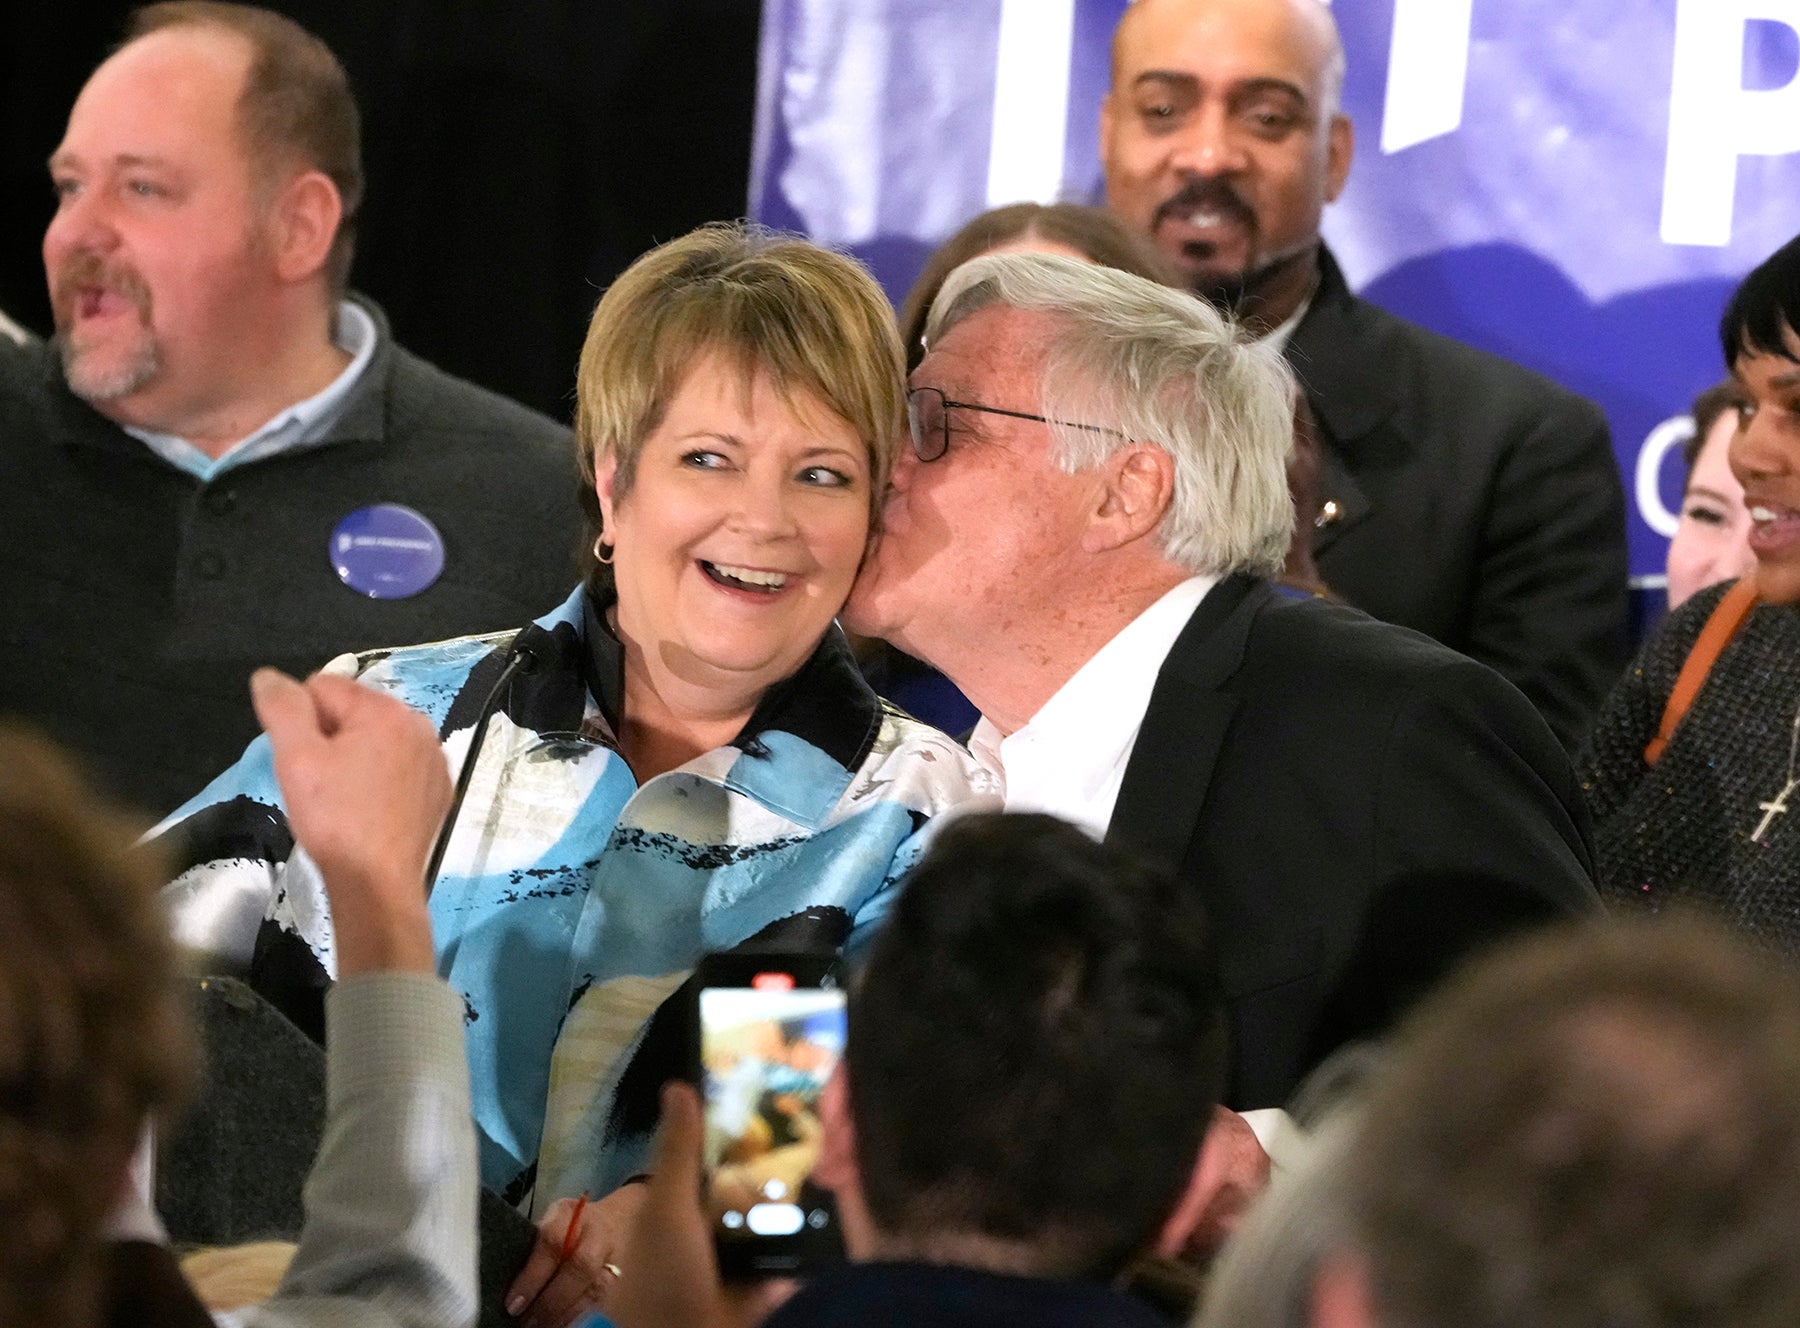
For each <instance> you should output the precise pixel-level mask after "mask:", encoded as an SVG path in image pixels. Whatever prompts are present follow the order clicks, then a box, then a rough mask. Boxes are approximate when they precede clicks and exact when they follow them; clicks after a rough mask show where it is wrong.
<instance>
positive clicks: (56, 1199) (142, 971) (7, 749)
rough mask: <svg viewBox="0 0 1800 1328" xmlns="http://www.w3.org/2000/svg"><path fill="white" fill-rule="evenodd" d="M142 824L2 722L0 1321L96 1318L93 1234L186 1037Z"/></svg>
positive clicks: (189, 1053) (163, 1102) (185, 1050)
mask: <svg viewBox="0 0 1800 1328" xmlns="http://www.w3.org/2000/svg"><path fill="white" fill-rule="evenodd" d="M139 829H140V826H139V825H137V824H136V823H134V822H132V821H130V820H129V819H127V818H125V817H123V816H122V815H121V814H120V813H118V812H116V811H114V810H112V809H111V808H108V807H106V806H104V805H102V804H99V803H97V802H96V801H95V799H94V797H93V795H92V793H91V792H90V791H89V790H88V789H87V788H85V787H84V786H83V785H82V783H81V781H80V780H79V778H78V777H77V776H76V774H75V772H74V770H73V769H72V768H71V766H70V765H69V763H68V762H67V761H66V760H65V759H64V758H63V757H62V756H61V755H60V754H59V753H58V752H57V751H56V750H55V749H54V748H52V747H51V746H50V744H48V743H47V742H44V741H43V740H42V739H40V738H36V737H34V736H32V735H30V734H28V733H25V732H23V731H21V730H19V729H17V728H12V727H8V726H5V725H0V1212H4V1213H5V1214H6V1238H5V1239H4V1240H0V1324H4V1325H7V1326H8V1328H11V1326H12V1325H20V1324H37V1323H66V1324H78V1323H82V1322H84V1321H86V1319H87V1318H88V1317H89V1316H90V1315H91V1313H92V1303H93V1302H92V1297H93V1295H94V1290H95V1276H96V1267H95V1264H96V1260H97V1257H98V1241H97V1239H96V1236H97V1231H98V1228H99V1225H100V1222H101V1220H102V1219H103V1218H104V1217H105V1216H106V1214H107V1213H108V1212H109V1211H110V1210H111V1208H112V1206H113V1203H114V1201H115V1199H116V1198H117V1194H118V1189H119V1183H120V1180H121V1179H122V1177H123V1174H124V1167H125V1163H126V1161H127V1159H128V1158H129V1157H130V1156H131V1153H132V1151H133V1149H134V1148H135V1146H136V1144H137V1141H138V1138H139V1136H140V1134H141V1132H142V1130H143V1128H144V1123H145V1120H146V1119H147V1118H148V1117H149V1116H150V1114H151V1113H153V1112H156V1113H166V1112H168V1111H170V1110H172V1109H173V1108H174V1107H176V1106H178V1105H179V1104H180V1102H181V1101H182V1100H183V1099H184V1098H185V1096H186V1094H187V1092H188V1090H189V1087H190V1085H191V1083H192V1076H193V1073H194V1045H193V1032H192V1029H191V1027H190V1025H189V1023H188V1019H187V1013H186V1007H185V1003H184V1002H183V1000H182V999H181V993H180V987H179V983H178V982H177V980H176V978H177V970H176V964H175V956H174V945H173V943H172V941H171V940H170V936H169V927H168V920H167V918H166V917H165V915H164V913H163V910H162V908H161V906H160V903H159V901H158V899H157V888H158V886H159V885H160V883H161V882H162V881H163V880H165V879H167V878H166V874H165V872H164V871H163V870H162V867H161V865H160V864H159V863H158V862H157V861H156V859H155V855H154V854H151V853H148V852H146V851H145V850H143V849H140V848H135V847H133V844H134V841H135V840H136V838H137V834H138V831H139Z"/></svg>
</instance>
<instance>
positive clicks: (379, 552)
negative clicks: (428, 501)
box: [331, 503, 444, 599]
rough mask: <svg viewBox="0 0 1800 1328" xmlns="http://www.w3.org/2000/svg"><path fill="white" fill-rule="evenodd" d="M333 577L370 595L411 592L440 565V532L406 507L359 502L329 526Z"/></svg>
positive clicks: (387, 596) (432, 578) (427, 582)
mask: <svg viewBox="0 0 1800 1328" xmlns="http://www.w3.org/2000/svg"><path fill="white" fill-rule="evenodd" d="M331 565H332V567H333V568H334V569H335V570H336V571H337V574H338V580H340V581H342V582H343V583H344V584H345V585H347V586H349V587H350V589H352V590H356V591H360V592H361V593H363V594H365V595H367V596H368V597H369V598H370V599H405V598H406V597H407V596H408V595H416V594H418V593H419V592H420V591H421V590H424V589H425V588H426V587H427V586H429V585H430V584H431V583H432V582H434V581H436V580H437V579H438V575H439V574H440V573H441V572H442V571H443V570H444V537H443V536H442V535H440V534H438V528H437V527H436V526H434V525H432V524H431V522H429V521H428V520H426V519H425V517H424V516H422V515H420V514H419V513H418V512H415V511H413V509H412V508H410V507H402V506H401V505H400V504H399V503H376V504H375V505H374V506H373V507H359V508H357V509H356V510H355V511H354V512H352V513H350V515H349V516H347V517H345V518H344V519H343V520H342V521H340V522H338V523H337V529H336V530H334V531H332V532H331Z"/></svg>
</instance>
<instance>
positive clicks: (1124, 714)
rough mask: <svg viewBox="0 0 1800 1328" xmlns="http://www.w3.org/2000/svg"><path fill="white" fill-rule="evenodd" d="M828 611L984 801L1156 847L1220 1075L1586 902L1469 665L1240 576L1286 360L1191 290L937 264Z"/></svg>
mask: <svg viewBox="0 0 1800 1328" xmlns="http://www.w3.org/2000/svg"><path fill="white" fill-rule="evenodd" d="M927 343H928V346H929V353H928V354H927V355H926V357H925V359H924V361H923V362H922V363H921V364H920V365H919V367H918V369H917V370H916V371H915V372H914V374H913V376H912V388H911V393H910V396H909V407H910V414H911V426H912V449H911V452H910V454H909V455H907V456H905V457H903V459H902V461H901V463H900V465H899V467H898V469H897V471H896V474H895V478H894V486H893V491H892V495H891V497H890V498H889V499H888V503H887V507H886V510H885V513H884V518H883V534H882V538H881V542H880V544H879V546H878V548H877V549H876V551H875V552H874V553H873V554H872V555H871V557H870V558H869V560H868V562H867V563H866V565H865V567H864V571H863V574H862V577H861V579H860V580H859V581H858V583H857V587H856V590H855V593H854V594H853V596H852V598H851V603H850V606H849V610H848V614H847V616H848V618H849V621H850V624H851V625H852V626H853V627H854V629H855V630H857V631H860V632H864V633H866V634H869V635H873V636H880V637H884V638H886V639H887V640H889V641H892V642H893V643H894V644H896V645H898V646H899V647H901V648H902V649H904V650H907V651H909V652H910V653H912V654H914V655H917V656H919V657H920V658H922V659H924V660H926V661H927V662H929V663H930V664H932V665H934V666H935V667H937V668H939V669H941V670H942V671H943V672H944V673H945V674H947V675H948V676H949V677H950V679H951V680H952V681H953V682H955V683H956V684H957V686H958V687H960V688H961V689H962V690H963V692H964V693H965V694H966V695H967V696H968V697H969V699H970V700H971V701H972V702H973V703H974V704H975V706H976V707H977V708H978V709H979V710H980V711H981V714H982V720H981V722H980V724H979V725H978V726H977V728H976V730H975V733H974V735H973V737H972V740H971V742H972V746H973V748H974V751H975V753H976V755H977V757H978V758H979V759H980V760H982V761H983V762H984V763H986V764H987V765H989V766H990V767H991V768H993V769H994V770H995V771H996V772H997V773H998V774H999V775H1000V776H1001V777H1002V779H1003V780H1004V782H1005V788H1006V805H1007V807H1008V809H1009V810H1029V811H1044V812H1050V813H1053V814H1056V815H1060V816H1064V817H1067V818H1069V819H1072V820H1074V821H1075V822H1077V823H1078V824H1080V825H1083V826H1085V827H1086V828H1087V829H1088V830H1090V831H1091V832H1092V833H1094V834H1096V835H1103V836H1105V837H1106V838H1108V839H1110V840H1114V841H1122V842H1125V843H1127V844H1131V845H1134V846H1136V847H1138V848H1140V849H1144V850H1148V851H1150V852H1152V853H1155V854H1157V855H1160V856H1161V857H1162V858H1163V859H1164V860H1165V861H1167V862H1170V863H1173V864H1175V865H1176V866H1177V867H1178V869H1179V871H1180V872H1181V874H1182V875H1183V877H1184V878H1185V879H1186V880H1188V881H1190V882H1191V883H1192V885H1193V888H1194V889H1195V890H1197V891H1199V892H1201V894H1202V895H1203V897H1204V898H1205V900H1206V902H1207V905H1208V907H1209V908H1210V910H1211V912H1212V915H1213V919H1214V923H1215V925H1216V928H1217V935H1218V937H1219V945H1220V952H1221V961H1222V971H1223V979H1224V984H1225V988H1226V995H1227V999H1228V1002H1229V1006H1230V1012H1231V1022H1232V1025H1233V1029H1234V1032H1235V1040H1236V1046H1235V1052H1234V1056H1233V1063H1232V1069H1231V1075H1230V1080H1229V1084H1228V1087H1227V1092H1226V1101H1227V1102H1228V1103H1229V1104H1230V1105H1231V1106H1233V1107H1235V1108H1237V1109H1238V1110H1240V1111H1241V1110H1248V1109H1253V1108H1265V1107H1274V1106H1279V1105H1280V1104H1282V1103H1283V1102H1284V1101H1285V1100H1286V1099H1287V1097H1288V1095H1289V1094H1290V1093H1291V1091H1292V1090H1293V1088H1294V1087H1295V1085H1296V1084H1297V1083H1298V1082H1299V1081H1300V1079H1301V1077H1302V1076H1304V1075H1305V1073H1306V1072H1307V1071H1308V1070H1309V1069H1311V1068H1312V1067H1313V1066H1314V1065H1316V1064H1317V1063H1318V1061H1319V1060H1320V1059H1321V1058H1322V1057H1323V1056H1324V1055H1325V1054H1327V1053H1328V1052H1330V1051H1331V1050H1332V1049H1333V1048H1335V1047H1337V1046H1338V1045H1340V1044H1342V1043H1343V1042H1345V1041H1348V1040H1352V1039H1356V1038H1361V1037H1368V1036H1374V1035H1378V1034H1379V1033H1380V1032H1382V1031H1383V1030H1384V1029H1386V1028H1387V1027H1388V1026H1389V1024H1390V1023H1391V1022H1392V1020H1393V1019H1394V1017H1395V1016H1396V1015H1397V1014H1398V1013H1399V1011H1400V1010H1401V1009H1403V1008H1404V1007H1405V1006H1406V1005H1408V1004H1409V1003H1410V1001H1411V1000H1412V999H1413V998H1414V997H1415V996H1416V995H1418V994H1419V993H1420V992H1421V991H1422V990H1424V989H1425V988H1427V987H1428V986H1430V985H1431V984H1432V983H1433V982H1434V981H1435V980H1436V979H1437V978H1439V977H1440V976H1441V975H1442V974H1444V973H1445V972H1446V971H1447V970H1448V969H1450V968H1451V967H1453V966H1454V965H1455V964H1456V963H1457V962H1458V961H1459V960H1460V959H1461V958H1462V957H1463V956H1465V955H1466V954H1467V953H1468V952H1469V951H1471V950H1472V949H1474V948H1476V947H1478V946H1480V945H1482V944H1483V943H1485V942H1487V941H1489V940H1490V939H1492V938H1494V937H1495V936H1497V935H1500V934H1502V933H1505V932H1508V931H1511V930H1515V929H1518V928H1520V927H1524V926H1529V925H1532V924H1535V923H1538V922H1540V921H1543V920H1545V919H1549V918H1553V917H1557V916H1561V915H1565V914H1571V913H1582V912H1589V911H1593V910H1595V909H1597V907H1598V905H1597V902H1596V896H1595V894H1594V889H1593V884H1592V879H1591V877H1592V859H1591V854H1590V851H1589V845H1588V825H1587V817H1586V812H1585V810H1584V808H1583V805H1582V800H1581V795H1580V791H1579V789H1578V787H1577V785H1576V781H1575V778H1574V776H1573V774H1572V773H1571V770H1570V767H1569V763H1568V760H1567V758H1566V757H1565V756H1564V754H1563V752H1562V749H1561V747H1560V745H1559V744H1558V742H1557V740H1556V738H1555V737H1554V736H1553V735H1552V733H1551V732H1550V730H1549V728H1548V727H1547V726H1546V725H1545V723H1544V721H1543V719H1542V718H1541V717H1540V716H1539V715H1538V714H1537V712H1536V711H1535V710H1534V709H1533V707H1532V706H1531V705H1530V703H1529V702H1527V701H1526V700H1525V698H1524V697H1523V696H1521V695H1520V694H1519V692H1518V691H1516V690H1515V689H1514V688H1513V687H1512V686H1511V685H1510V684H1508V683H1507V682H1505V681H1504V680H1503V679H1501V678H1500V677H1499V676H1498V675H1497V674H1495V673H1494V672H1493V671H1492V670H1490V669H1489V668H1487V667H1486V666H1484V665H1481V664H1477V663H1474V662H1473V661H1471V660H1469V659H1467V658H1465V657H1463V656H1461V655H1458V654H1456V653H1454V652H1453V651H1450V650H1448V649H1446V648H1444V647H1443V646H1440V645H1438V644H1437V643H1435V642H1433V641H1431V640H1429V639H1427V638H1426V637H1424V636H1421V635H1419V634H1417V633H1415V632H1412V631H1408V630H1406V629H1403V628H1398V627H1394V626H1391V625H1388V624H1385V623H1381V622H1378V621H1376V620H1375V619H1373V618H1370V617H1367V616H1366V615H1364V614H1362V613H1360V612H1358V611H1356V610H1354V609H1351V608H1348V607H1346V606H1344V605H1340V604H1336V603H1331V602H1327V601H1325V600H1320V599H1314V598H1311V597H1306V596H1299V597H1295V596H1291V595H1288V594H1285V593H1284V592H1283V591H1282V590H1280V589H1278V588H1277V587H1276V586H1275V585H1273V584H1272V583H1271V581H1270V580H1269V579H1268V578H1269V577H1270V576H1271V575H1272V574H1273V573H1274V572H1275V571H1276V570H1277V569H1279V567H1280V566H1281V561H1282V554H1283V550H1285V548H1286V547H1287V542H1288V535H1289V531H1290V528H1291V522H1292V520H1293V517H1292V510H1291V507H1290V504H1289V502H1288V497H1287V489H1286V481H1285V475H1284V460H1285V457H1286V454H1287V450H1288V447H1289V442H1290V434H1289V419H1290V404H1289V403H1290V402H1291V400H1292V393H1293V391H1294V386H1293V380H1292V377H1291V375H1290V374H1289V372H1288V370H1287V369H1286V367H1285V366H1284V365H1283V363H1282V361H1281V359H1280V358H1279V355H1278V354H1277V353H1276V352H1275V351H1273V350H1271V349H1269V348H1267V347H1266V346H1261V345H1252V344H1247V343H1246V342H1245V341H1244V340H1243V339H1242V338H1241V337H1240V336H1239V334H1238V332H1237V330H1236V329H1235V328H1234V326H1233V325H1232V324H1231V323H1230V322H1229V321H1227V320H1226V319H1225V318H1224V317H1223V316H1221V315H1220V314H1219V313H1217V312H1216V311H1215V310H1214V309H1213V308H1212V307H1211V306H1210V305H1209V304H1207V303H1205V302H1203V301H1199V300H1194V299H1192V298H1191V297H1189V296H1187V295H1185V294H1183V293H1181V292H1178V291H1173V290H1169V289H1166V288H1163V287H1159V286H1156V285H1153V284H1152V283H1149V282H1146V281H1142V280H1140V279H1138V278H1135V277H1131V276H1128V275H1126V274H1124V273H1120V272H1115V271H1111V270H1108V269H1104V268H1099V267H1094V266H1091V265H1087V264H1082V263H1076V262H1073V261H1070V260H1066V259H1059V258H1052V257H1047V256H1043V255H1011V256H990V257H986V258H981V259H977V260H975V261H974V262H971V263H969V264H967V265H965V266H964V267H963V268H961V269H959V270H958V271H957V272H956V273H954V274H952V276H951V278H950V279H949V281H948V282H946V284H945V286H944V290H943V292H942V294H940V296H939V297H938V300H937V303H936V305H935V306H934V308H933V310H932V315H931V319H930V321H929V323H928V326H927Z"/></svg>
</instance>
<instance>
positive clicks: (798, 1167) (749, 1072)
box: [700, 967, 844, 1275]
mask: <svg viewBox="0 0 1800 1328" xmlns="http://www.w3.org/2000/svg"><path fill="white" fill-rule="evenodd" d="M740 981H742V982H743V983H744V985H742V986H710V985H709V986H705V987H702V988H701V990H700V1060H701V1069H702V1073H703V1076H704V1080H705V1096H706V1163H707V1175H708V1178H709V1181H708V1187H707V1204H708V1217H709V1218H710V1220H711V1221H712V1223H713V1230H714V1233H715V1236H716V1239H717V1244H718V1249H719V1259H720V1264H721V1267H722V1268H723V1270H724V1271H726V1272H727V1273H732V1274H737V1275H743V1274H756V1273H765V1274H767V1273H791V1272H796V1271H799V1270H800V1269H802V1268H803V1267H812V1266H816V1265H817V1264H819V1263H820V1262H824V1261H829V1260H831V1258H832V1257H833V1253H834V1252H835V1251H836V1250H837V1249H838V1247H839V1240H838V1235H837V1230H836V1226H837V1223H836V1214H835V1210H834V1209H833V1207H832V1204H831V1200H830V1196H829V1193H828V1192H827V1191H825V1190H823V1189H821V1188H820V1187H819V1186H818V1185H816V1184H814V1183H813V1181H812V1172H813V1168H814V1166H815V1165H816V1164H817V1162H818V1159H819V1151H820V1144H821V1140H822V1137H823V1134H824V1129H823V1125H822V1123H821V1121H820V1116H819V1098H820V1095H821V1094H822V1093H823V1092H824V1090H825V1083H826V1081H827V1080H828V1079H830V1078H831V1075H832V1072H833V1071H834V1070H836V1069H837V1064H838V1061H839V1060H840V1059H841V1058H842V1056H843V1054H844V993H843V991H842V990H841V989H839V988H835V987H806V986H798V985H796V983H795V981H794V977H793V975H792V974H791V973H790V972H788V971H786V970H785V969H783V968H780V967H771V968H769V969H768V970H766V971H764V972H760V973H751V974H748V975H746V976H745V977H744V978H742V979H740Z"/></svg>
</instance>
